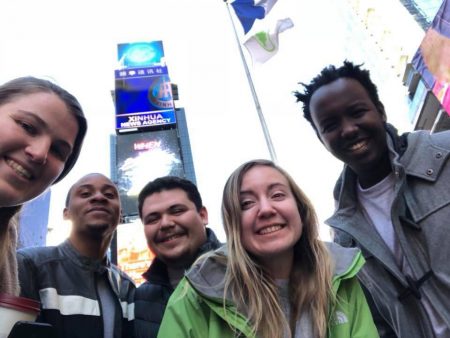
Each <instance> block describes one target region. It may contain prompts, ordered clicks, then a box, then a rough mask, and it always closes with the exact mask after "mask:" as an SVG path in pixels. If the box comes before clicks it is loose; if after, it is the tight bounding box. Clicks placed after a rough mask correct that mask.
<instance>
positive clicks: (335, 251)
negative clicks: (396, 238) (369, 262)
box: [158, 160, 378, 338]
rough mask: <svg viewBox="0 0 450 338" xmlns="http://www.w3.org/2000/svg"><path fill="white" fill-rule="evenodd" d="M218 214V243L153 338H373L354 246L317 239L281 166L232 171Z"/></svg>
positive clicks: (304, 201) (302, 200) (303, 199)
mask: <svg viewBox="0 0 450 338" xmlns="http://www.w3.org/2000/svg"><path fill="white" fill-rule="evenodd" d="M222 217H223V222H224V227H225V233H226V236H227V244H226V247H223V248H221V249H219V250H217V251H215V252H214V253H212V254H208V255H205V256H203V257H201V258H200V259H199V260H198V261H197V262H196V264H194V265H193V267H192V268H191V270H190V271H189V272H187V273H186V277H185V279H184V280H183V282H181V283H180V285H179V287H178V288H177V290H176V291H175V293H174V294H173V295H172V297H171V299H170V300H169V305H168V307H167V310H166V313H165V315H164V319H163V323H162V326H161V330H160V332H159V336H158V337H161V338H162V337H198V338H200V337H202V338H203V337H261V338H286V337H289V338H297V337H314V338H324V337H330V338H334V337H353V338H356V337H369V338H372V337H378V333H377V331H376V328H375V325H374V323H373V319H372V316H371V314H370V311H369V309H368V306H367V302H366V299H365V297H364V294H363V292H362V289H361V287H360V285H359V283H358V281H357V279H356V277H355V275H356V273H357V272H358V271H359V269H360V268H361V267H362V265H363V264H364V259H363V257H362V255H361V253H360V251H359V250H358V249H346V248H342V247H340V246H338V245H336V244H333V243H324V242H322V241H321V240H320V239H319V238H318V221H317V217H316V214H315V211H314V208H313V206H312V204H311V202H310V201H309V199H308V198H307V196H306V195H305V194H304V193H303V192H302V190H301V189H300V188H299V187H298V185H297V184H296V183H295V182H294V180H293V179H292V178H291V177H290V176H289V175H288V173H286V172H285V171H284V170H283V169H282V168H280V167H279V166H277V165H275V164H274V163H273V162H271V161H268V160H254V161H249V162H247V163H244V164H243V165H241V166H240V167H239V168H237V169H236V170H235V171H234V172H233V173H232V174H231V176H230V177H229V179H228V181H227V182H226V184H225V188H224V192H223V200H222Z"/></svg>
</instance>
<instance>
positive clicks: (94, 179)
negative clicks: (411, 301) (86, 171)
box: [72, 174, 117, 191]
mask: <svg viewBox="0 0 450 338" xmlns="http://www.w3.org/2000/svg"><path fill="white" fill-rule="evenodd" d="M83 187H93V188H98V189H101V188H112V189H114V190H117V188H116V186H115V185H114V183H113V182H112V181H111V180H110V179H109V178H107V177H106V176H103V175H100V174H92V175H87V176H84V177H83V178H81V179H80V180H79V181H78V182H77V183H75V184H74V185H73V188H72V190H74V191H75V190H77V189H80V188H83Z"/></svg>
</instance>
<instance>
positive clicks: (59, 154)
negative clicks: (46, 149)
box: [50, 146, 70, 162]
mask: <svg viewBox="0 0 450 338" xmlns="http://www.w3.org/2000/svg"><path fill="white" fill-rule="evenodd" d="M50 151H51V152H52V154H54V155H55V157H56V158H58V159H59V160H61V161H62V162H65V161H67V159H68V158H69V155H70V153H69V152H68V151H66V150H65V149H63V148H61V147H58V146H52V147H51V148H50Z"/></svg>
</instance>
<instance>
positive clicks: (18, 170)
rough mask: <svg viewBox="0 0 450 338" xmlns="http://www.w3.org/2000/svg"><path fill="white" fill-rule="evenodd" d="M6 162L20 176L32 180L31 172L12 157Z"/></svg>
mask: <svg viewBox="0 0 450 338" xmlns="http://www.w3.org/2000/svg"><path fill="white" fill-rule="evenodd" d="M5 162H6V164H7V165H8V166H9V167H10V168H11V169H13V170H14V171H15V172H16V173H17V174H18V175H19V176H21V177H23V178H26V179H28V180H30V179H31V178H32V175H31V173H30V172H29V171H28V170H27V169H25V168H24V167H22V166H21V165H20V164H19V163H17V162H15V161H13V160H11V159H9V158H8V159H6V161H5Z"/></svg>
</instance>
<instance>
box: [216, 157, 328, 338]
mask: <svg viewBox="0 0 450 338" xmlns="http://www.w3.org/2000/svg"><path fill="white" fill-rule="evenodd" d="M255 166H266V167H271V168H274V169H275V170H277V171H279V172H280V173H281V174H282V175H283V176H284V177H285V178H286V179H287V181H288V183H289V187H290V189H291V191H292V193H293V195H294V197H295V200H296V202H297V206H298V211H299V213H300V217H301V220H302V223H303V230H302V235H301V237H300V239H299V240H298V242H297V243H296V244H295V246H294V263H293V267H292V271H291V274H290V278H289V301H290V306H291V318H288V319H286V318H285V315H284V313H283V310H282V307H281V303H280V300H279V297H278V292H277V286H276V284H275V282H274V280H273V279H272V278H271V277H270V275H269V274H268V273H267V272H266V271H265V270H264V268H263V267H262V266H261V265H260V264H258V262H257V261H256V260H255V259H254V258H253V257H252V256H251V255H249V253H248V252H247V251H246V250H245V249H244V247H243V245H242V241H241V213H242V210H241V203H240V188H241V184H242V179H243V176H244V175H245V173H246V172H248V171H249V170H250V169H251V168H253V167H255ZM222 218H223V223H224V227H225V233H226V237H227V247H228V258H227V260H228V262H227V270H226V275H225V290H224V299H225V296H226V295H227V294H230V295H231V297H232V298H233V301H234V302H235V304H236V306H237V308H238V309H245V312H246V313H247V314H248V320H249V322H250V324H251V325H252V327H253V331H254V333H255V334H257V335H258V336H260V337H263V338H282V337H283V334H284V332H286V331H289V332H290V336H291V337H292V336H294V332H295V326H296V322H297V319H298V318H299V315H300V314H301V313H304V312H307V311H309V314H310V317H311V321H312V326H313V330H314V336H315V337H319V338H322V337H325V335H326V332H327V318H328V308H329V304H330V301H331V300H332V299H331V297H332V293H331V281H332V272H331V259H330V257H329V254H328V251H327V249H326V247H325V245H324V244H323V242H322V241H320V240H319V238H318V220H317V216H316V213H315V211H314V208H313V206H312V204H311V202H310V201H309V199H308V197H307V196H306V195H305V194H304V193H303V191H302V190H301V189H300V188H299V187H298V185H297V184H296V183H295V181H294V180H293V179H292V177H291V176H290V175H289V174H288V173H287V172H286V171H284V170H283V169H282V168H280V167H279V166H278V165H276V164H275V163H273V162H271V161H268V160H253V161H249V162H246V163H244V164H242V165H241V166H240V167H239V168H237V169H236V170H235V171H234V172H233V173H232V174H231V176H230V177H229V178H228V180H227V182H226V184H225V187H224V190H223V199H222ZM287 327H289V330H287Z"/></svg>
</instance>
